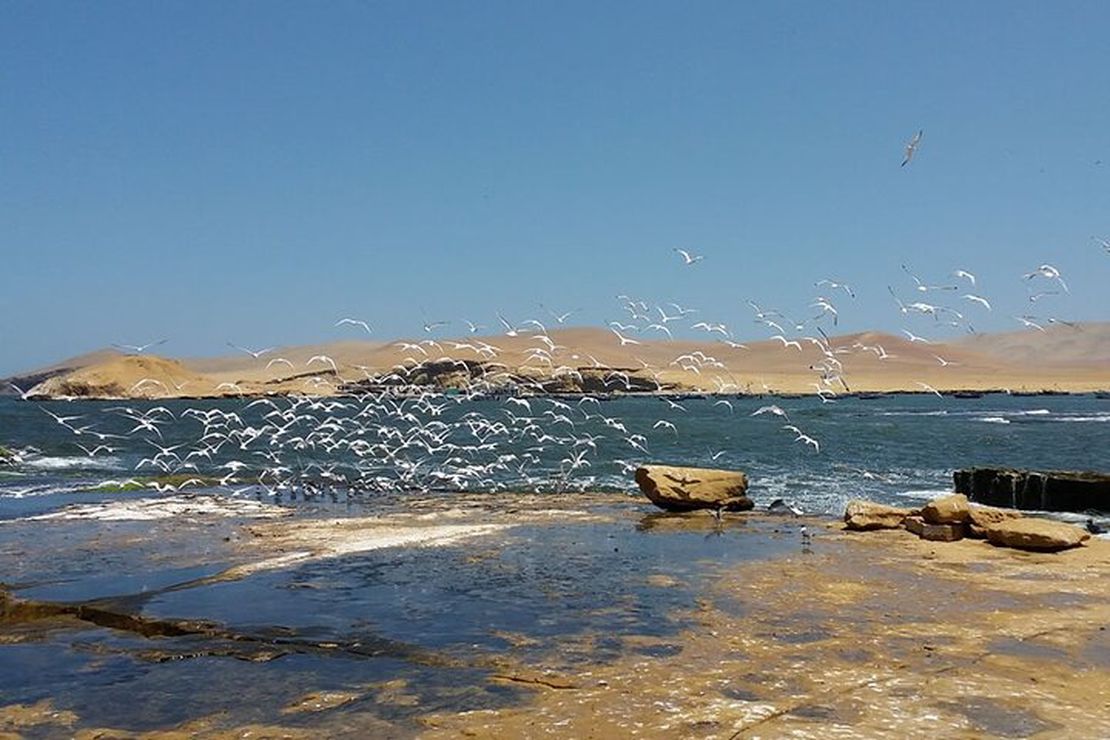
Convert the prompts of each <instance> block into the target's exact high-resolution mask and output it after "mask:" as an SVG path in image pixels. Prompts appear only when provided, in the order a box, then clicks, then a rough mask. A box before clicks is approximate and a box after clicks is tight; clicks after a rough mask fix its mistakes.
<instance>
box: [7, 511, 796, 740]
mask: <svg viewBox="0 0 1110 740" xmlns="http://www.w3.org/2000/svg"><path fill="white" fill-rule="evenodd" d="M504 498H505V506H506V508H513V504H512V501H511V500H510V497H507V496H506V497H504ZM614 501H616V503H608V504H605V505H604V506H602V507H600V508H601V509H603V510H604V511H603V512H601V513H603V514H604V516H600V517H596V519H595V521H592V522H590V523H575V522H570V523H568V522H565V521H558V520H555V521H553V522H550V523H535V522H531V523H525V524H522V525H521V526H517V527H514V528H511V529H509V530H505V531H503V532H499V533H498V534H496V535H493V536H487V537H483V538H479V539H476V540H471V541H468V542H467V543H465V544H463V545H459V546H451V547H435V548H433V547H425V548H419V547H416V548H388V549H381V550H373V551H369V552H364V553H359V554H354V555H347V556H343V557H332V558H328V559H321V560H315V561H309V562H306V563H304V564H302V565H300V566H298V567H295V568H292V569H290V570H277V571H267V572H262V573H257V574H255V575H251V576H248V577H245V578H242V579H239V580H230V581H219V580H213V579H211V578H208V577H209V576H212V575H213V573H214V572H215V571H218V570H219V569H220V565H222V564H225V563H234V562H239V561H242V559H243V557H244V556H243V552H242V548H241V547H238V544H239V543H238V542H237V541H235V540H233V538H230V537H225V536H224V532H230V531H232V530H233V529H234V525H233V524H231V523H226V522H224V523H216V524H207V523H196V524H193V525H188V524H180V523H172V522H153V523H143V525H142V527H143V528H144V529H145V532H144V536H139V535H138V531H137V529H136V525H134V524H133V523H132V524H129V523H109V524H103V523H95V524H94V523H87V522H72V523H67V524H60V525H57V526H51V527H43V523H41V522H11V523H9V524H8V525H6V527H7V529H6V533H7V534H8V535H14V538H11V539H9V542H16V541H23V542H24V544H25V545H30V544H31V542H32V540H31V539H30V538H29V533H30V532H31V531H34V533H35V538H34V540H33V541H34V545H35V548H36V549H35V550H33V551H31V550H28V551H25V553H24V558H23V560H22V566H21V573H22V575H23V578H24V586H25V587H24V588H22V589H19V590H17V592H16V594H15V595H16V596H17V597H20V598H32V597H33V598H35V599H42V600H54V601H82V602H83V603H87V602H85V601H84V600H87V599H91V598H94V597H96V599H97V601H96V604H97V608H99V609H104V610H113V609H119V610H122V611H130V612H132V613H136V614H141V615H142V617H143V618H144V619H145V620H148V624H149V625H150V628H149V630H148V632H150V634H149V635H148V636H146V637H144V636H142V635H140V634H136V633H135V632H134V631H129V630H118V629H106V628H104V627H102V626H96V625H95V624H91V623H90V622H89V621H84V622H79V621H75V620H73V619H66V620H61V619H55V620H53V621H43V622H41V623H39V624H36V623H34V622H27V621H24V622H23V623H21V624H8V625H7V626H6V627H5V628H4V629H3V630H2V632H0V633H2V634H6V635H8V638H7V639H9V640H11V641H14V642H15V643H16V644H7V645H3V646H0V668H2V670H0V693H2V694H3V696H4V697H5V702H6V703H24V704H30V703H33V702H35V701H38V700H40V699H43V698H46V697H52V698H53V701H54V706H55V707H57V708H59V709H66V710H71V711H73V712H75V713H76V714H77V716H78V717H80V718H81V719H80V724H81V726H84V727H97V726H100V727H116V728H123V729H128V730H142V729H150V728H156V727H171V726H175V725H177V724H180V723H182V722H185V721H187V720H190V719H194V718H197V717H202V716H206V715H210V714H213V713H220V716H221V721H222V722H226V723H228V726H233V725H242V724H245V723H251V722H277V721H281V722H282V723H283V724H285V725H291V726H296V725H297V723H308V724H311V717H310V716H309V717H302V716H301V715H297V714H294V715H289V714H282V709H283V707H286V706H287V705H289V704H291V703H295V702H296V701H297V700H298V699H299V698H301V697H303V696H304V695H305V694H307V693H310V692H328V691H332V692H348V694H349V695H350V696H349V697H348V696H347V694H344V695H343V696H344V697H346V698H344V700H343V701H342V702H341V706H338V707H337V708H335V709H332V710H329V711H330V712H332V713H333V714H337V715H342V714H343V713H348V712H349V713H366V712H370V713H371V714H373V715H374V716H376V717H378V718H380V719H382V720H385V721H389V722H392V723H399V724H397V726H398V727H400V728H405V727H407V728H408V731H411V730H413V729H414V728H415V725H412V724H411V723H412V722H413V721H414V719H413V718H415V717H417V716H419V715H421V714H423V713H426V712H429V711H433V710H437V711H447V710H450V711H460V710H469V709H479V708H484V707H494V706H500V705H503V704H505V703H511V702H515V701H518V700H519V699H520V698H521V696H522V692H527V691H529V690H530V689H529V688H528V687H529V685H530V684H534V683H535V682H536V681H541V682H543V681H546V682H548V683H558V682H559V681H565V682H573V681H574V680H576V679H575V673H576V670H577V668H576V666H580V665H583V664H588V663H595V662H597V661H603V660H607V659H614V658H616V657H617V656H619V655H621V654H622V653H627V652H628V651H629V650H639V651H640V652H641V653H642V654H643V655H645V656H646V657H652V656H666V655H672V654H676V653H677V652H680V651H681V649H682V648H681V645H679V644H675V643H670V642H667V638H668V636H673V635H675V634H676V633H677V632H678V630H679V629H681V628H682V627H683V624H681V623H680V622H678V621H676V618H675V616H674V615H675V614H677V613H679V612H680V611H681V610H686V609H688V608H689V607H691V606H692V605H693V604H694V595H695V593H696V591H697V587H698V585H699V583H700V582H701V581H702V580H703V579H704V578H705V577H709V576H712V575H713V574H714V573H716V572H717V571H718V570H719V569H722V568H725V569H734V568H738V567H739V568H746V567H759V566H758V561H759V560H760V559H762V558H765V557H769V556H772V555H774V554H777V553H780V552H782V551H783V550H784V549H787V548H791V547H795V546H796V545H797V543H796V542H794V538H792V537H789V538H786V537H781V536H778V535H776V533H775V530H776V528H777V527H778V526H779V524H780V522H779V520H777V519H774V518H771V519H767V520H765V521H759V522H748V523H745V524H742V523H741V521H742V520H741V519H740V518H739V517H736V518H731V517H727V516H726V517H725V520H724V521H723V522H720V523H718V522H716V521H715V520H714V519H713V518H712V517H709V516H705V515H699V514H692V515H689V516H686V517H681V516H679V517H676V516H674V515H663V516H662V517H659V516H656V515H654V514H649V511H650V508H649V507H648V506H647V505H646V504H642V503H640V502H634V503H632V502H630V503H623V502H621V500H620V499H615V500H614ZM659 521H665V522H668V523H669V524H668V525H667V526H657V525H655V524H653V522H659ZM683 522H685V523H686V524H685V526H684V525H683V524H682V523H683ZM645 523H647V524H646V526H645ZM210 527H213V529H212V531H209V532H206V531H205V530H206V529H209V528H210ZM213 534H214V535H216V536H214V537H213V536H211V535H213ZM707 534H708V535H710V536H707ZM21 535H22V536H23V537H28V539H23V540H20V536H21ZM152 543H157V546H156V547H155V546H152ZM102 548H103V551H101V549H102ZM175 551H176V552H179V553H180V555H181V557H180V559H177V560H175V559H174V558H172V557H170V558H167V557H166V554H167V553H173V552H175ZM10 554H11V553H10V552H8V553H6V555H10ZM82 556H85V557H84V559H82ZM109 556H110V562H111V563H112V564H113V565H112V569H111V570H109V571H105V570H104V569H102V567H101V566H102V565H104V564H105V563H106V562H109V561H105V560H103V559H102V558H103V557H109ZM59 559H61V560H63V561H65V562H66V565H65V566H64V567H59V566H58V565H57V561H58V560H59ZM217 564H220V565H217ZM36 573H41V574H43V576H44V577H43V578H41V579H38V580H36V579H35V578H33V577H32V576H33V574H36ZM198 579H199V580H198ZM175 583H177V584H184V585H182V586H180V587H175V586H174V584H175ZM105 597H107V598H105ZM94 621H95V620H94ZM101 623H102V624H103V623H104V622H103V620H101ZM160 625H168V628H165V627H162V626H160ZM48 627H49V628H48ZM190 630H191V631H190ZM159 631H161V632H165V633H166V634H160V633H159ZM632 637H635V638H638V639H640V640H644V639H648V640H650V643H649V644H647V645H643V644H640V643H632V644H626V643H625V640H626V639H627V638H632ZM532 665H544V666H545V667H546V669H547V670H557V671H559V672H560V675H561V677H548V678H544V677H543V676H540V677H539V678H536V677H535V676H531V675H529V674H528V673H527V667H528V666H532ZM521 671H525V673H521ZM383 687H391V688H389V689H388V690H387V689H386V688H383ZM398 687H403V691H400V690H399V689H398ZM383 692H384V694H388V696H390V697H393V700H391V701H387V700H385V699H382V696H383V695H384V694H383ZM398 692H399V693H398ZM398 696H401V697H403V699H398V698H397V697H398ZM352 697H353V698H352ZM387 698H388V697H387Z"/></svg>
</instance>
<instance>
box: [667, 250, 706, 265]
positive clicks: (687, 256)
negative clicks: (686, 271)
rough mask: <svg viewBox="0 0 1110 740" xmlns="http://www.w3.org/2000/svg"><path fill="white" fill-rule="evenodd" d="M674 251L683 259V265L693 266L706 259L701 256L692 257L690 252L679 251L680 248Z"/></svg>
mask: <svg viewBox="0 0 1110 740" xmlns="http://www.w3.org/2000/svg"><path fill="white" fill-rule="evenodd" d="M674 251H675V252H677V253H678V254H679V255H680V256H681V257H682V261H683V264H686V265H692V264H694V263H695V262H700V261H701V260H703V259H705V257H703V256H702V255H700V254H699V255H692V254H690V253H689V252H687V251H686V250H685V249H679V248H678V247H675V249H674Z"/></svg>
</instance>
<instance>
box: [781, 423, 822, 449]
mask: <svg viewBox="0 0 1110 740" xmlns="http://www.w3.org/2000/svg"><path fill="white" fill-rule="evenodd" d="M783 429H789V430H790V431H792V432H794V434H796V435H798V436H796V437H794V441H795V442H801V443H803V444H807V445H809V446H811V447H812V448H813V451H814V452H820V451H821V444H820V443H819V442H818V441H817V440H816V439H814V438H813V437H810V436H809V435H808V434H803V433H802V430H801V429H798V427H796V426H794V425H793V424H785V425H784V426H783Z"/></svg>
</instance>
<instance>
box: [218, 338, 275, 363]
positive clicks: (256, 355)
mask: <svg viewBox="0 0 1110 740" xmlns="http://www.w3.org/2000/svg"><path fill="white" fill-rule="evenodd" d="M227 346H228V347H233V348H234V349H237V350H239V351H240V352H246V353H247V354H248V355H250V356H251V357H253V358H254V359H256V360H257V359H258V358H259V357H261V356H262V355H264V354H266V353H267V352H273V351H274V349H276V348H275V347H267V348H266V349H257V350H256V349H247V348H246V347H240V346H239V345H238V344H232V343H231V342H228V343H227Z"/></svg>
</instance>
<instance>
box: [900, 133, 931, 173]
mask: <svg viewBox="0 0 1110 740" xmlns="http://www.w3.org/2000/svg"><path fill="white" fill-rule="evenodd" d="M924 135H925V130H924V129H919V130H918V132H917V133H916V134H914V135H913V138H912V139H910V141H909V143H908V144H906V156H905V159H903V160H902V165H901V166H902V167H905V166H906V165H907V164H909V163H910V161H911V160H912V159H913V155H914V154H916V153H917V146H918V144H920V143H921V137H922V136H924Z"/></svg>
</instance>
